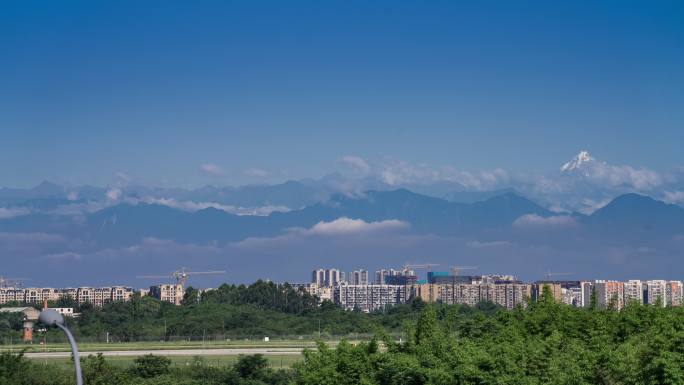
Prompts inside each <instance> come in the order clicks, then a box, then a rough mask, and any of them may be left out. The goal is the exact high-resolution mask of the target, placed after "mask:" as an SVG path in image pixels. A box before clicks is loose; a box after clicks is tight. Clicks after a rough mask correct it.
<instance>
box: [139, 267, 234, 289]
mask: <svg viewBox="0 0 684 385" xmlns="http://www.w3.org/2000/svg"><path fill="white" fill-rule="evenodd" d="M225 273H226V271H225V270H211V271H188V270H187V268H185V267H181V268H180V269H178V270H176V271H174V272H172V273H169V274H164V275H138V276H136V278H142V279H165V278H175V279H176V283H177V284H179V285H182V286H185V283H186V282H187V281H188V278H189V276H191V275H219V274H225Z"/></svg>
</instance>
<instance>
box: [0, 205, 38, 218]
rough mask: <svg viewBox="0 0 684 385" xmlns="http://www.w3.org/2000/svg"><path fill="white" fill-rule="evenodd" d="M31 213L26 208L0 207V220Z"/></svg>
mask: <svg viewBox="0 0 684 385" xmlns="http://www.w3.org/2000/svg"><path fill="white" fill-rule="evenodd" d="M30 213H31V210H29V209H28V208H26V207H0V219H9V218H15V217H20V216H22V215H28V214H30Z"/></svg>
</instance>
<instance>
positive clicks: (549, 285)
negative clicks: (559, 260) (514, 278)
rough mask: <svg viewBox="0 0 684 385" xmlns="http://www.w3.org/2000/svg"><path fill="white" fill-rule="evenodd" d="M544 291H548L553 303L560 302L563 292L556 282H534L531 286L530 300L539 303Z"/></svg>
mask: <svg viewBox="0 0 684 385" xmlns="http://www.w3.org/2000/svg"><path fill="white" fill-rule="evenodd" d="M544 290H548V291H549V293H550V294H551V298H553V300H554V302H562V300H563V290H562V287H561V284H560V283H558V282H543V281H539V282H535V283H533V284H532V299H533V300H535V301H539V300H540V299H541V297H542V296H543V295H544Z"/></svg>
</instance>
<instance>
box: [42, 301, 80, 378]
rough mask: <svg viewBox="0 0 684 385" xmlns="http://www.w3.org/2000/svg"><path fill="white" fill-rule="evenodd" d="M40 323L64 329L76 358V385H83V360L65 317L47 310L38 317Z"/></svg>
mask: <svg viewBox="0 0 684 385" xmlns="http://www.w3.org/2000/svg"><path fill="white" fill-rule="evenodd" d="M38 321H40V322H41V323H42V324H44V325H46V326H52V325H54V326H57V327H58V328H60V329H62V331H63V332H64V334H66V336H67V339H68V340H69V345H71V354H72V355H73V357H74V368H75V369H76V385H83V375H82V374H81V360H80V359H79V358H78V347H77V346H76V340H74V336H73V335H71V332H70V331H69V329H68V328H67V327H66V326H64V316H63V315H61V314H59V313H57V312H56V311H55V310H52V309H45V310H43V311H41V312H40V315H39V316H38Z"/></svg>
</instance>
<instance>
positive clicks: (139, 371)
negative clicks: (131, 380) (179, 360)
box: [133, 354, 171, 378]
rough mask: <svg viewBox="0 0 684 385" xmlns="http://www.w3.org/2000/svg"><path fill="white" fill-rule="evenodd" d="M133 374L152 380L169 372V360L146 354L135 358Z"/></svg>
mask: <svg viewBox="0 0 684 385" xmlns="http://www.w3.org/2000/svg"><path fill="white" fill-rule="evenodd" d="M133 362H134V363H135V366H134V368H133V373H135V375H137V376H138V377H142V378H152V377H156V376H159V375H162V374H167V373H168V372H169V366H171V360H169V359H168V358H166V357H163V356H157V355H154V354H146V355H144V356H140V357H137V358H136V359H135V360H134V361H133Z"/></svg>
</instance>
